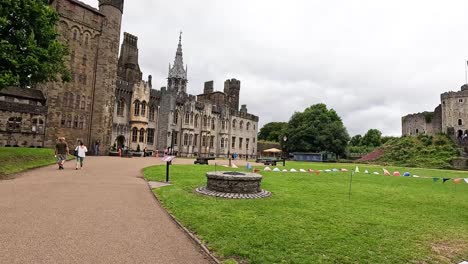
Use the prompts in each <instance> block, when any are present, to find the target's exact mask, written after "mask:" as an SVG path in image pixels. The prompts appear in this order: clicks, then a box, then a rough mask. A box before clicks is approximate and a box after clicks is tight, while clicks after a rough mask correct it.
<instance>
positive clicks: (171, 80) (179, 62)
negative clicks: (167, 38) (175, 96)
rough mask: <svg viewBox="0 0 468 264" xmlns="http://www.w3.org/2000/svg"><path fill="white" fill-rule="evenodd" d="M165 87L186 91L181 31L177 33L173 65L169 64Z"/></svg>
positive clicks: (185, 71)
mask: <svg viewBox="0 0 468 264" xmlns="http://www.w3.org/2000/svg"><path fill="white" fill-rule="evenodd" d="M167 87H168V88H169V89H174V90H176V91H177V92H184V93H186V92H187V70H186V69H184V60H183V54H182V32H180V35H179V45H178V46H177V52H176V56H175V59H174V65H172V67H171V64H169V75H168V77H167Z"/></svg>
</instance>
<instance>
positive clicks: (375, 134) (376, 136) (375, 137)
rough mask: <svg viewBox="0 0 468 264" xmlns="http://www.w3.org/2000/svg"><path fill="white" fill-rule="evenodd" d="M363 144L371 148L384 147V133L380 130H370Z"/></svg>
mask: <svg viewBox="0 0 468 264" xmlns="http://www.w3.org/2000/svg"><path fill="white" fill-rule="evenodd" d="M361 144H362V145H364V146H369V147H378V146H380V145H382V132H380V131H379V130H378V129H369V130H368V131H367V133H366V134H365V135H364V137H362V140H361Z"/></svg>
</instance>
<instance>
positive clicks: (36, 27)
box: [0, 0, 70, 90]
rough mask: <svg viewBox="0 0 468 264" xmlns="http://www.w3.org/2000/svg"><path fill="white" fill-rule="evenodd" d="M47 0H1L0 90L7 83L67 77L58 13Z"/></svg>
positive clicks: (65, 50)
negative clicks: (58, 28)
mask: <svg viewBox="0 0 468 264" xmlns="http://www.w3.org/2000/svg"><path fill="white" fill-rule="evenodd" d="M47 3H48V1H47V0H2V4H1V5H0V90H1V89H2V88H5V87H7V86H22V87H26V86H31V85H34V84H36V83H40V82H46V81H56V80H58V77H57V75H58V74H60V76H61V79H62V80H63V81H69V80H70V73H69V71H68V69H67V67H65V61H64V56H65V55H67V54H68V49H67V47H66V46H65V45H64V44H61V43H60V42H59V40H58V33H57V30H56V24H57V23H58V21H59V16H58V14H57V12H55V10H53V9H52V8H51V7H49V5H48V4H47Z"/></svg>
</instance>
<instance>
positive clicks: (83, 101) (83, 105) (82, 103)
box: [81, 95, 86, 110]
mask: <svg viewBox="0 0 468 264" xmlns="http://www.w3.org/2000/svg"><path fill="white" fill-rule="evenodd" d="M85 107H86V97H85V96H84V95H83V96H82V97H81V109H82V110H84V109H85Z"/></svg>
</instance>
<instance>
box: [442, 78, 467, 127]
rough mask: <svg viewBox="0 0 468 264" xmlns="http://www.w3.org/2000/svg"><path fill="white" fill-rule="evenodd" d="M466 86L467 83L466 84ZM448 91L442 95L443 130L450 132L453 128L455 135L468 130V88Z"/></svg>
mask: <svg viewBox="0 0 468 264" xmlns="http://www.w3.org/2000/svg"><path fill="white" fill-rule="evenodd" d="M465 86H466V85H465ZM465 86H463V87H462V90H461V91H458V92H447V93H443V94H442V95H441V101H442V131H443V132H444V133H448V131H449V130H451V129H452V128H453V131H454V133H455V135H457V134H458V133H459V131H462V132H465V131H467V130H468V90H467V89H465V88H466V87H465Z"/></svg>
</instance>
